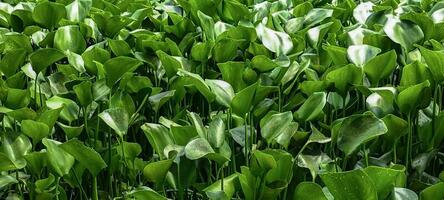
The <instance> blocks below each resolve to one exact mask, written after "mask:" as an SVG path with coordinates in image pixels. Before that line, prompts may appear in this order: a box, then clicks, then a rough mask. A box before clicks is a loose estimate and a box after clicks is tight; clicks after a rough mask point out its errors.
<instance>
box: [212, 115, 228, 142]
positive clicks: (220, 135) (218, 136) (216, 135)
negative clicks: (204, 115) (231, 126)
mask: <svg viewBox="0 0 444 200" xmlns="http://www.w3.org/2000/svg"><path fill="white" fill-rule="evenodd" d="M208 140H209V142H210V144H211V146H213V147H215V148H220V147H221V146H222V145H223V143H224V142H225V123H224V121H223V120H222V119H221V118H220V117H217V118H215V119H213V121H211V123H210V127H209V128H208Z"/></svg>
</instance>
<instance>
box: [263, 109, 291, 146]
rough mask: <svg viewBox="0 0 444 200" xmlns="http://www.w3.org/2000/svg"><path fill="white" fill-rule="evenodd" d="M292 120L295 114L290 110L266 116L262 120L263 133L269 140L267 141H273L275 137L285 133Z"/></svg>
mask: <svg viewBox="0 0 444 200" xmlns="http://www.w3.org/2000/svg"><path fill="white" fill-rule="evenodd" d="M292 121H293V115H292V113H291V112H290V111H288V112H284V113H277V114H273V115H271V116H270V117H264V118H262V119H261V121H260V127H261V135H262V137H263V138H265V139H266V140H267V143H271V141H272V140H273V139H275V138H276V137H278V136H279V135H280V134H282V133H284V130H285V129H286V128H287V126H289V125H290V123H291V122H292Z"/></svg>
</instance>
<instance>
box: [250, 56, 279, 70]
mask: <svg viewBox="0 0 444 200" xmlns="http://www.w3.org/2000/svg"><path fill="white" fill-rule="evenodd" d="M251 66H252V68H253V69H257V70H258V71H259V72H267V71H270V70H273V69H274V68H276V67H278V64H276V63H275V62H273V61H272V60H271V59H270V58H268V57H267V56H264V55H258V56H255V57H254V58H253V59H252V60H251Z"/></svg>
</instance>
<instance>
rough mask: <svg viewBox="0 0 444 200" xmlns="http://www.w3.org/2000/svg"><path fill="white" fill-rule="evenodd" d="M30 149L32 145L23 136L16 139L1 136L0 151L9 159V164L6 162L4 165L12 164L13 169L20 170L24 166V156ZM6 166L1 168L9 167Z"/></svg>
mask: <svg viewBox="0 0 444 200" xmlns="http://www.w3.org/2000/svg"><path fill="white" fill-rule="evenodd" d="M31 148H32V144H31V142H30V141H29V139H28V138H27V137H26V136H25V135H19V136H18V137H16V138H11V136H6V135H3V136H2V146H1V150H2V152H3V153H4V154H5V156H6V157H7V158H8V159H9V162H8V161H7V160H6V159H4V158H3V160H6V163H10V162H12V163H13V165H14V167H15V169H21V168H24V167H25V166H26V160H25V159H24V156H25V155H26V154H28V153H29V152H30V150H31ZM8 165H10V164H6V166H3V167H7V168H9V167H11V166H9V167H8Z"/></svg>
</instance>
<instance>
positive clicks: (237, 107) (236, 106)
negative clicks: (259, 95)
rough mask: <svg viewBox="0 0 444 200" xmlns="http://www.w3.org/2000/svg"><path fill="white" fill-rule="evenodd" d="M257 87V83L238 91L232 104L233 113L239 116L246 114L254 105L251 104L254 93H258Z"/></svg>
mask: <svg viewBox="0 0 444 200" xmlns="http://www.w3.org/2000/svg"><path fill="white" fill-rule="evenodd" d="M256 88H257V83H255V84H253V85H250V86H248V87H246V88H244V89H243V90H241V91H239V92H238V93H236V95H235V96H234V98H233V101H231V105H230V107H231V109H232V110H233V113H235V114H237V115H239V116H244V115H245V114H246V113H247V112H249V111H250V109H251V106H252V105H251V104H252V102H253V99H254V94H255V93H256Z"/></svg>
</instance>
